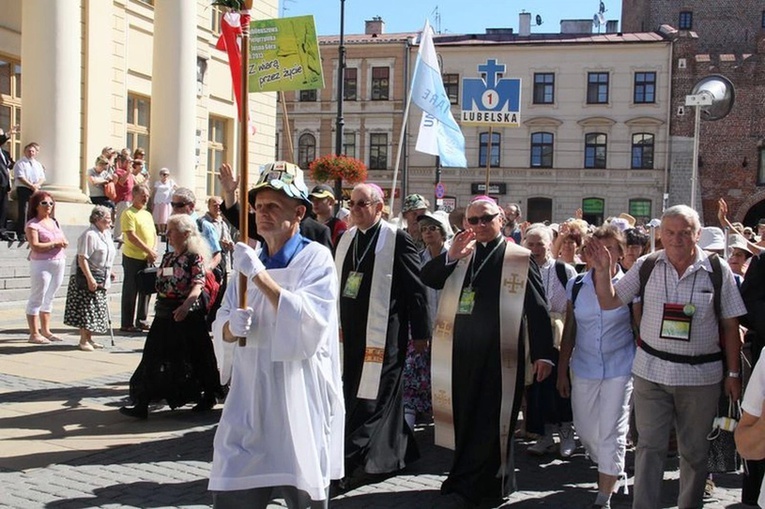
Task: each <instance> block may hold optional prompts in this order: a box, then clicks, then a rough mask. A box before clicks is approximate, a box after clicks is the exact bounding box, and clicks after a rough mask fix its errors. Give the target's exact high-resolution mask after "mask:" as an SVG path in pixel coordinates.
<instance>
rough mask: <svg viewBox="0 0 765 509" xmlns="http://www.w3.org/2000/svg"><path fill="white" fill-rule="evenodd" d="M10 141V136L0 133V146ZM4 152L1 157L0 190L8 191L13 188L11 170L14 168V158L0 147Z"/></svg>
mask: <svg viewBox="0 0 765 509" xmlns="http://www.w3.org/2000/svg"><path fill="white" fill-rule="evenodd" d="M6 141H8V136H6V135H4V134H3V135H0V146H2V145H3V144H5V142H6ZM0 150H2V152H3V157H0V190H2V191H4V192H8V191H9V190H10V189H11V175H10V171H11V169H12V168H13V164H14V161H13V158H12V157H11V153H10V152H8V151H7V150H5V149H0Z"/></svg>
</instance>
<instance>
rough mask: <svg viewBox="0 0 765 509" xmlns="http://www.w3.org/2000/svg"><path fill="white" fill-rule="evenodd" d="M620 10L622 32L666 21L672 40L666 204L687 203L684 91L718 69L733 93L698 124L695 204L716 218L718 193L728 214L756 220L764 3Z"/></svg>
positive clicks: (745, 0) (763, 180) (763, 126)
mask: <svg viewBox="0 0 765 509" xmlns="http://www.w3.org/2000/svg"><path fill="white" fill-rule="evenodd" d="M681 13H683V14H682V17H681ZM622 16H623V25H624V30H625V32H626V31H629V30H634V29H642V28H643V27H648V28H649V29H650V27H658V26H659V25H664V26H662V27H661V29H660V30H661V31H662V33H664V34H665V36H666V37H667V38H669V39H670V40H672V41H673V53H672V87H671V88H672V99H671V102H672V104H671V115H670V120H669V123H670V148H671V157H670V162H669V169H670V186H669V194H670V199H669V202H670V204H674V203H690V191H691V186H690V182H691V174H692V165H693V138H694V109H693V107H686V106H685V97H686V95H689V94H691V92H692V90H693V87H694V85H695V84H696V83H698V82H699V81H700V80H702V79H704V78H706V77H708V76H711V75H722V76H724V77H725V78H727V79H728V80H729V81H730V82H731V83H732V84H733V87H734V90H735V100H734V104H733V108H732V109H731V111H730V113H729V114H728V115H727V116H726V117H725V118H723V119H721V120H716V121H702V122H701V124H700V129H699V157H698V168H699V180H698V186H697V196H698V197H699V198H700V199H699V201H697V203H696V207H697V209H698V210H699V212H700V213H701V214H702V216H703V219H704V221H705V223H707V224H709V225H717V224H718V222H717V201H718V199H719V198H724V199H725V200H726V201H727V202H728V205H729V210H730V218H731V220H732V221H741V222H743V223H744V224H746V225H749V226H752V225H754V224H755V223H757V221H758V220H759V219H760V218H763V217H765V111H763V108H765V105H763V102H762V97H763V94H764V93H765V40H764V39H763V38H764V37H765V29H764V28H763V27H765V6H763V4H762V2H758V1H750V0H735V1H734V0H721V1H718V2H709V1H702V0H697V1H693V2H685V3H678V2H666V1H664V0H624V1H623V3H622Z"/></svg>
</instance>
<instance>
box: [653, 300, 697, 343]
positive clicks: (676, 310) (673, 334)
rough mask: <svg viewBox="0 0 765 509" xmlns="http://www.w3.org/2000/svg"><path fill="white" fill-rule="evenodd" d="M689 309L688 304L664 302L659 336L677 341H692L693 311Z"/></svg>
mask: <svg viewBox="0 0 765 509" xmlns="http://www.w3.org/2000/svg"><path fill="white" fill-rule="evenodd" d="M689 311H690V308H689V307H688V305H687V304H686V305H683V304H668V303H667V304H664V313H663V314H662V317H661V333H660V335H659V337H660V338H662V339H673V340H676V341H690V340H691V323H692V322H693V313H692V312H689ZM693 311H695V308H694V309H693Z"/></svg>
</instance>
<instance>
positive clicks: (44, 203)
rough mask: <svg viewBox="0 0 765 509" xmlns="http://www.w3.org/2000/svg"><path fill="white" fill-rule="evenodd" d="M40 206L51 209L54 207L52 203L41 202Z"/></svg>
mask: <svg viewBox="0 0 765 509" xmlns="http://www.w3.org/2000/svg"><path fill="white" fill-rule="evenodd" d="M40 205H42V206H43V207H52V206H53V205H54V202H52V201H41V202H40Z"/></svg>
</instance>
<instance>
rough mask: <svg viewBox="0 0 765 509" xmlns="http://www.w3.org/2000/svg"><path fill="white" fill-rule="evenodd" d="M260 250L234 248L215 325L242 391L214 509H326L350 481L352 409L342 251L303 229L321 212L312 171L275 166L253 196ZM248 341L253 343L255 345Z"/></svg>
mask: <svg viewBox="0 0 765 509" xmlns="http://www.w3.org/2000/svg"><path fill="white" fill-rule="evenodd" d="M253 192H254V205H255V210H256V216H255V217H256V221H257V222H258V233H259V234H260V235H261V236H262V238H263V240H264V242H263V245H262V249H259V250H257V251H255V250H253V249H252V248H250V247H249V246H247V245H246V244H243V243H241V242H240V243H238V244H237V245H236V247H235V248H234V270H236V271H238V272H240V273H241V274H244V275H245V276H247V308H246V309H239V306H238V295H239V278H238V277H234V278H232V281H231V282H230V284H229V287H228V289H227V290H226V295H225V297H224V299H223V303H222V305H221V308H220V310H219V312H218V316H217V319H216V320H215V322H214V323H213V338H214V345H215V351H216V356H217V357H218V365H219V368H220V373H221V381H222V382H224V383H225V382H227V381H228V380H229V379H230V380H231V390H230V392H229V394H228V397H227V400H226V406H225V407H224V409H223V414H222V416H221V420H220V424H219V425H218V430H217V432H216V434H215V441H214V451H213V463H212V470H211V473H210V484H209V489H210V490H211V491H212V492H213V507H215V508H218V509H228V508H244V507H247V508H256V509H265V508H266V507H268V503H269V501H270V500H272V499H274V498H284V499H285V500H286V502H287V507H289V508H290V509H305V508H311V509H319V508H326V507H327V505H328V499H329V483H330V480H331V479H339V478H341V477H342V475H343V421H344V406H343V394H342V382H341V379H340V354H339V341H338V315H337V297H338V285H337V274H336V272H335V265H334V262H333V260H332V253H331V252H330V251H329V249H327V248H326V247H324V246H322V245H320V244H318V243H316V242H311V241H309V240H308V239H306V238H305V237H303V236H302V235H300V233H299V228H300V220H301V219H302V218H303V216H304V215H305V214H306V210H307V207H308V205H309V201H308V192H307V188H306V186H305V183H304V181H303V175H302V170H300V169H299V168H298V167H297V166H295V165H293V164H289V163H284V162H279V163H273V164H271V165H268V166H267V167H266V169H265V171H264V172H263V173H262V175H261V177H260V180H259V181H258V184H257V185H256V186H255V187H254V189H253ZM240 338H244V339H243V340H242V339H240Z"/></svg>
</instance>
